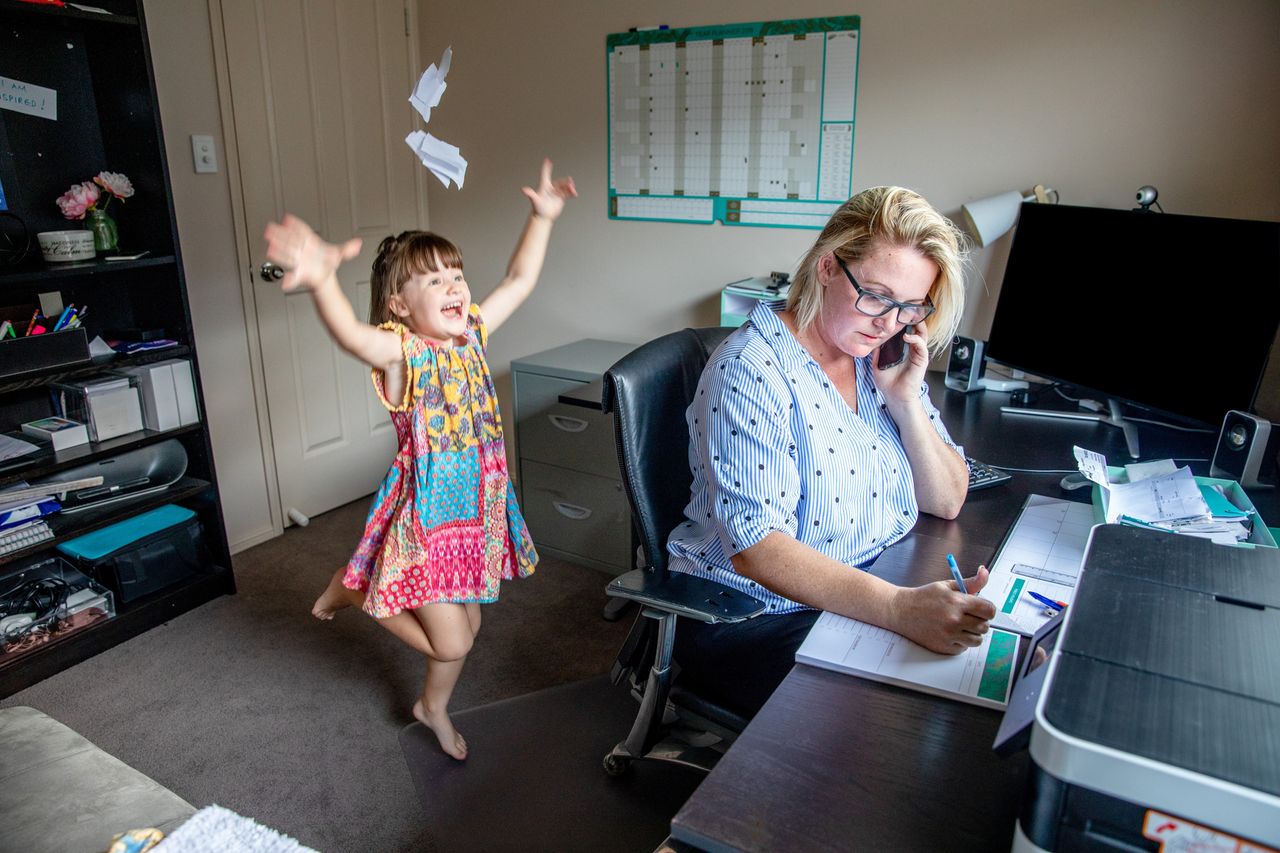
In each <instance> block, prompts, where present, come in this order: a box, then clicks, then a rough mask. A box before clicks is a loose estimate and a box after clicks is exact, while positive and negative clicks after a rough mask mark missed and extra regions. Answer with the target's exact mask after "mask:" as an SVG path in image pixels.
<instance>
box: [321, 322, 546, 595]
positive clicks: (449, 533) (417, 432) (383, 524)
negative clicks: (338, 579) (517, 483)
mask: <svg viewBox="0 0 1280 853" xmlns="http://www.w3.org/2000/svg"><path fill="white" fill-rule="evenodd" d="M380 328H384V329H390V330H391V331H394V332H396V333H397V334H398V335H400V341H401V348H402V350H403V352H404V358H405V366H406V368H407V372H408V382H407V384H406V387H405V392H404V398H403V399H401V400H399V401H397V402H395V403H393V402H391V401H389V400H387V398H386V394H385V393H384V388H383V380H384V377H383V373H382V371H380V370H374V371H373V385H374V388H375V390H376V391H377V393H378V398H379V399H380V400H382V403H383V405H385V406H386V407H387V409H389V410H390V412H391V421H392V423H393V424H395V428H396V436H397V438H398V439H399V450H398V451H397V453H396V458H395V461H394V462H392V463H391V470H390V471H388V472H387V476H386V478H385V479H384V480H383V481H382V485H381V487H380V488H379V489H378V494H377V495H376V496H375V497H374V500H373V507H372V508H371V509H370V510H369V518H368V520H367V521H366V523H365V529H364V536H363V537H362V538H361V540H360V544H359V545H358V546H357V547H356V552H355V554H354V555H353V556H352V557H351V562H350V563H348V564H347V571H346V574H345V575H344V576H343V581H342V582H343V584H344V585H345V586H347V587H348V588H349V589H362V590H365V591H366V598H365V603H364V610H365V612H366V613H368V614H369V615H370V616H374V617H378V618H383V617H387V616H394V615H395V614H396V613H399V612H400V611H402V610H411V609H413V608H416V607H420V606H422V605H424V604H437V603H440V602H452V603H463V602H473V601H474V602H481V603H487V602H492V601H497V599H498V586H499V583H500V582H501V581H503V580H510V579H512V578H514V577H517V576H519V577H527V576H529V575H530V574H532V573H533V569H534V566H535V565H536V564H537V562H538V555H537V552H536V551H535V550H534V547H533V542H532V540H531V539H530V538H529V531H528V529H527V528H526V527H525V523H524V518H523V516H521V514H520V508H519V506H517V505H516V498H515V492H514V491H513V489H512V486H511V479H510V477H509V476H508V474H507V454H506V448H505V447H504V445H503V441H502V421H501V418H500V416H499V415H498V397H497V394H496V393H495V392H494V387H493V377H492V376H491V375H490V374H489V365H488V364H487V363H486V362H485V358H484V353H485V348H486V346H487V345H488V330H487V329H486V327H485V325H484V321H483V320H482V319H481V317H480V306H478V305H472V306H471V308H470V310H469V312H468V315H467V335H466V343H464V344H462V345H460V346H445V345H441V344H435V343H432V342H429V341H427V340H425V339H423V338H420V337H418V336H417V335H415V334H414V333H413V332H411V331H409V330H408V329H406V328H405V327H404V326H402V325H400V324H399V323H385V324H383V325H382V326H381V327H380Z"/></svg>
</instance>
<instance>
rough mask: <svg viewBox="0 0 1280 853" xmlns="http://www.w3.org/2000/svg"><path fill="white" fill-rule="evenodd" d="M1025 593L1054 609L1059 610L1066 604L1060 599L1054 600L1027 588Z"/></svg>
mask: <svg viewBox="0 0 1280 853" xmlns="http://www.w3.org/2000/svg"><path fill="white" fill-rule="evenodd" d="M1027 595H1029V596H1031V597H1032V598H1034V599H1035V600H1036V601H1038V602H1040V603H1041V604H1043V605H1044V606H1045V607H1052V608H1053V609H1054V610H1061V609H1062V608H1064V607H1066V606H1067V605H1065V604H1063V603H1062V602H1061V601H1054V600H1053V599H1052V598H1049V597H1047V596H1044V595H1041V594H1040V593H1038V592H1032V591H1031V590H1027Z"/></svg>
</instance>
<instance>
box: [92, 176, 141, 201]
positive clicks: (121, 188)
mask: <svg viewBox="0 0 1280 853" xmlns="http://www.w3.org/2000/svg"><path fill="white" fill-rule="evenodd" d="M93 182H94V183H95V184H97V185H98V186H100V187H102V188H103V189H104V190H106V191H107V192H109V193H111V194H112V195H113V196H115V197H116V198H118V199H120V200H121V201H124V200H125V199H126V198H129V197H130V196H132V195H133V184H132V183H131V182H130V181H129V179H128V178H126V177H125V176H124V175H122V174H120V173H119V172H99V173H98V175H97V177H95V178H94V179H93ZM109 200H110V199H108V201H109ZM103 207H104V208H105V207H106V205H105V204H104V205H103Z"/></svg>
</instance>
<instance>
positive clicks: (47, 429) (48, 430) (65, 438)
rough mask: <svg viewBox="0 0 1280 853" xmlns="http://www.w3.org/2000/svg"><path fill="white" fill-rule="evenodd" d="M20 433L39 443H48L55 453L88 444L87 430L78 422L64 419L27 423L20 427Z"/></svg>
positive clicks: (45, 419) (44, 419) (48, 419)
mask: <svg viewBox="0 0 1280 853" xmlns="http://www.w3.org/2000/svg"><path fill="white" fill-rule="evenodd" d="M22 431H23V432H24V433H25V434H27V435H29V436H31V437H32V438H35V439H37V440H39V441H47V442H49V443H50V444H52V445H53V449H54V451H55V452H57V451H59V450H66V449H67V448H68V447H79V446H80V445H81V444H88V443H89V429H88V428H87V427H86V426H85V425H84V424H82V423H80V422H79V421H69V420H67V419H66V418H41V419H40V420H38V421H27V422H26V423H25V424H23V425H22Z"/></svg>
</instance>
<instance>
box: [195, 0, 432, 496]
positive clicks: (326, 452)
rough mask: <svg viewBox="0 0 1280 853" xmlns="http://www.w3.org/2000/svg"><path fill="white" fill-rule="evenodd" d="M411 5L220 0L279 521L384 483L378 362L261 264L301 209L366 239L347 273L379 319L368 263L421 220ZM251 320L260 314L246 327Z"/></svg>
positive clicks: (388, 444)
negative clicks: (268, 237)
mask: <svg viewBox="0 0 1280 853" xmlns="http://www.w3.org/2000/svg"><path fill="white" fill-rule="evenodd" d="M407 2H408V0H287V2H286V0H221V3H220V4H219V5H220V8H221V18H222V28H223V34H224V36H225V45H226V52H227V63H226V69H227V77H228V79H229V82H230V93H231V103H232V118H233V120H234V123H235V138H236V148H237V152H238V159H239V163H240V182H241V195H242V198H243V204H244V223H245V230H246V232H247V233H246V237H245V239H246V242H247V245H248V246H249V255H250V260H251V269H250V270H247V271H246V273H247V274H249V275H250V276H251V277H252V278H253V280H254V283H253V285H252V290H251V292H252V297H253V304H251V305H246V310H247V311H251V312H256V319H257V330H258V337H259V339H260V348H261V353H262V366H263V371H264V384H265V388H266V397H267V409H268V413H269V416H270V423H271V441H272V446H273V450H274V455H275V464H276V474H277V477H278V480H279V485H280V503H281V506H282V509H283V511H284V512H283V513H282V515H284V514H286V513H287V512H288V510H290V509H297V510H299V511H301V512H302V513H303V514H305V515H315V514H317V513H321V512H324V511H326V510H329V509H332V508H334V507H336V506H339V505H341V504H344V503H347V502H348V501H351V500H354V499H356V498H359V497H362V496H364V495H368V494H370V493H372V492H373V491H375V490H376V489H377V486H378V482H379V480H380V479H381V477H382V476H383V474H385V473H386V470H387V466H388V465H389V463H390V461H391V458H392V456H393V455H394V450H395V430H394V429H393V428H392V426H391V422H390V420H389V419H388V417H387V415H386V412H385V411H384V410H383V408H382V406H381V405H380V404H379V403H378V401H377V399H376V397H375V396H374V394H373V390H372V385H371V384H370V380H369V369H368V368H367V367H366V366H365V365H363V364H361V363H360V362H358V361H356V360H354V359H353V358H351V357H350V356H348V355H346V354H345V353H343V352H342V351H341V350H339V349H338V348H337V347H336V346H335V345H334V344H333V342H332V340H331V339H330V338H329V335H328V334H327V333H326V331H325V329H324V327H323V326H322V325H321V323H320V320H319V318H318V316H317V314H316V311H315V308H314V306H313V304H312V302H311V297H310V296H309V295H308V294H306V293H295V294H290V295H288V296H286V295H284V294H282V293H281V292H280V287H279V284H278V283H276V282H274V281H273V282H266V281H263V280H262V278H261V276H260V275H259V274H258V270H259V268H260V267H261V265H262V263H263V262H264V261H265V260H266V259H265V257H264V256H263V249H264V243H263V240H262V232H263V229H264V227H265V226H266V223H267V222H268V221H271V220H278V219H279V218H280V216H281V215H282V214H283V213H284V212H285V211H289V212H291V213H294V214H296V215H298V216H300V217H302V218H303V219H305V220H307V221H308V222H310V223H311V225H312V226H313V227H314V228H315V229H316V230H317V231H318V232H320V234H321V235H322V236H324V237H325V238H327V239H329V240H334V241H337V240H342V239H346V238H347V237H351V236H359V237H363V238H364V243H365V244H364V250H363V252H362V253H361V255H360V257H359V258H357V259H355V260H353V261H351V262H349V263H348V264H346V265H345V266H344V267H343V268H342V271H341V272H340V274H339V278H340V281H341V283H342V288H343V290H344V291H345V292H346V294H347V297H348V298H349V299H350V300H351V302H352V304H353V305H354V306H355V308H356V312H357V313H358V314H359V315H360V316H361V317H364V318H367V317H368V306H369V268H370V264H371V262H372V260H373V257H374V255H375V254H376V251H377V247H378V243H379V242H380V241H381V240H382V238H383V237H385V236H387V235H388V234H392V233H395V232H399V231H401V230H404V229H406V228H418V227H424V223H425V219H426V206H425V187H424V186H423V185H422V182H421V175H420V174H419V169H418V167H417V166H416V162H417V161H416V160H415V159H414V157H413V154H412V152H410V150H409V149H408V148H407V147H406V146H405V144H404V137H405V136H406V135H407V134H408V133H409V132H410V131H411V130H412V129H413V127H414V124H413V122H414V119H413V115H414V113H413V108H412V107H411V106H410V104H409V103H408V101H407V98H408V95H409V92H410V91H411V90H412V88H413V83H414V79H415V76H416V74H415V68H416V64H417V51H416V48H415V44H416V42H415V39H414V37H413V36H412V35H411V32H412V30H411V28H410V26H409V19H410V16H409V11H408V6H407ZM250 326H251V327H252V326H253V323H252V322H251V323H250Z"/></svg>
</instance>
